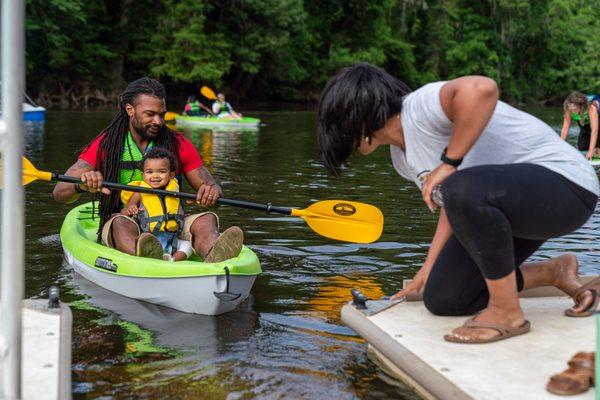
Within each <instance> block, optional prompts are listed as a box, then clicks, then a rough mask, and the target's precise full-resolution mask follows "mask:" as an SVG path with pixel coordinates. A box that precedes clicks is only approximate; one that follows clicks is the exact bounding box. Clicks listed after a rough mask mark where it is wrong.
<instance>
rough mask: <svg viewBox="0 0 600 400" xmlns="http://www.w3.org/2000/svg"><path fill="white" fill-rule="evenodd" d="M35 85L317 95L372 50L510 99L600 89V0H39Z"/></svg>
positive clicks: (405, 76)
mask: <svg viewBox="0 0 600 400" xmlns="http://www.w3.org/2000/svg"><path fill="white" fill-rule="evenodd" d="M26 29H27V32H26V33H27V36H26V39H27V56H26V57H27V87H28V91H29V92H30V94H32V95H33V96H34V97H35V98H37V99H38V100H40V101H41V102H43V103H69V104H74V105H81V104H91V103H103V102H111V101H113V100H114V99H115V96H116V94H117V93H118V92H119V91H121V90H122V89H123V88H124V85H125V84H126V82H127V81H129V80H132V79H135V78H137V77H140V76H145V75H148V76H152V77H155V78H158V79H159V80H160V81H161V82H163V83H165V85H167V88H169V89H170V91H182V92H189V91H192V90H196V89H197V88H198V87H199V86H200V85H202V84H209V85H211V86H212V87H213V88H217V89H218V90H221V89H223V90H225V92H226V93H228V94H229V95H230V96H231V97H232V98H234V99H246V100H269V101H312V100H314V99H316V98H317V97H318V94H319V91H320V88H321V87H322V86H323V85H324V83H325V82H326V81H327V79H328V78H329V77H330V76H331V75H332V74H334V73H335V72H336V71H337V70H338V69H339V68H341V67H344V66H347V65H351V64H354V63H356V62H361V61H366V62H371V63H373V64H376V65H379V66H381V67H383V68H385V69H386V70H387V71H388V72H390V73H392V74H393V75H395V76H397V77H398V78H400V79H402V80H404V81H405V82H407V83H408V84H409V85H410V86H411V87H413V88H416V87H418V86H420V85H422V84H424V83H427V82H429V81H434V80H443V79H451V78H454V77H457V76H460V75H465V74H483V75H487V76H490V77H492V78H494V79H495V80H496V81H497V82H498V84H499V86H500V88H501V91H502V97H503V99H505V100H508V101H513V102H531V101H540V102H542V103H545V102H558V101H559V100H560V99H562V98H563V97H564V96H565V95H566V94H567V93H568V92H570V91H571V90H574V89H578V90H582V91H585V92H600V67H599V66H598V65H599V63H598V61H599V57H600V36H599V33H600V7H598V0H530V1H527V0H319V1H316V0H306V1H302V0H27V24H26Z"/></svg>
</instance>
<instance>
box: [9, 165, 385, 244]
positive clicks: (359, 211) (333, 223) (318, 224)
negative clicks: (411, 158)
mask: <svg viewBox="0 0 600 400" xmlns="http://www.w3.org/2000/svg"><path fill="white" fill-rule="evenodd" d="M1 170H2V168H1V164H0V173H1ZM37 180H42V181H47V182H53V181H60V182H71V183H82V182H81V180H80V179H79V178H75V177H73V176H67V175H61V174H58V173H56V172H47V171H39V170H38V169H37V168H36V167H35V166H34V165H33V164H32V163H31V162H30V161H29V160H28V159H27V158H25V157H23V185H27V184H29V183H31V182H34V181H37ZM102 186H103V187H107V188H109V189H118V190H126V191H129V192H138V193H150V194H156V195H162V196H172V197H177V198H180V199H189V200H196V194H193V193H184V192H172V191H168V190H160V189H151V188H144V187H139V186H129V185H123V184H121V183H114V182H103V183H102ZM0 187H1V185H0ZM217 203H218V204H225V205H229V206H234V207H240V208H247V209H250V210H259V211H266V212H267V213H277V214H284V215H291V216H293V217H299V218H302V219H303V220H304V221H306V223H307V224H308V226H309V227H311V229H312V230H313V231H315V232H317V233H318V234H319V235H322V236H325V237H327V238H330V239H335V240H341V241H345V242H353V243H371V242H374V241H375V240H377V239H378V238H379V236H381V232H382V230H383V214H382V213H381V211H380V210H379V209H378V208H377V207H375V206H372V205H370V204H365V203H359V202H356V201H347V200H323V201H318V202H316V203H313V204H311V205H310V206H309V207H308V208H305V209H297V208H289V207H279V206H273V205H271V204H270V203H269V204H258V203H250V202H247V201H240V200H231V199H224V198H219V199H217Z"/></svg>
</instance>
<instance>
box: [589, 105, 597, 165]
mask: <svg viewBox="0 0 600 400" xmlns="http://www.w3.org/2000/svg"><path fill="white" fill-rule="evenodd" d="M588 115H589V116H590V126H591V128H592V130H591V133H590V148H589V149H588V153H587V155H586V158H587V159H588V160H591V159H592V157H593V156H594V149H595V148H596V143H598V108H597V107H596V106H595V105H594V104H593V102H592V104H590V106H589V107H588Z"/></svg>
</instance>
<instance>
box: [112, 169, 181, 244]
mask: <svg viewBox="0 0 600 400" xmlns="http://www.w3.org/2000/svg"><path fill="white" fill-rule="evenodd" d="M129 185H131V186H139V187H145V188H151V186H150V185H148V184H147V183H146V182H144V181H133V182H130V183H129ZM165 190H169V191H173V192H178V191H179V184H178V183H177V179H175V178H173V179H171V181H170V182H169V184H168V185H167V187H166V188H165ZM132 195H133V192H127V191H122V192H121V201H122V202H123V203H125V204H127V202H129V199H131V196H132ZM140 195H141V197H142V201H141V203H142V204H141V206H142V207H140V213H139V214H138V219H139V222H140V226H141V228H142V231H144V232H151V233H158V232H171V233H176V232H179V231H180V230H181V228H182V227H183V207H181V201H180V200H179V199H178V198H177V197H171V196H164V197H163V196H158V195H156V194H149V193H140Z"/></svg>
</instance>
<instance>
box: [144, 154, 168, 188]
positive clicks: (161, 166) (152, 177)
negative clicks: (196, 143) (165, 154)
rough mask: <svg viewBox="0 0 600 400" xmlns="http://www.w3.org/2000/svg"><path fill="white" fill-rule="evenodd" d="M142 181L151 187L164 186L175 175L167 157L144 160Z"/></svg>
mask: <svg viewBox="0 0 600 400" xmlns="http://www.w3.org/2000/svg"><path fill="white" fill-rule="evenodd" d="M143 175H144V182H146V183H147V184H148V185H150V187H152V188H153V189H160V188H164V187H165V186H167V185H168V184H169V181H170V180H171V179H172V178H173V177H174V176H175V173H174V172H172V171H171V165H170V163H169V159H168V158H149V159H147V160H146V161H145V162H144V172H143Z"/></svg>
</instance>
